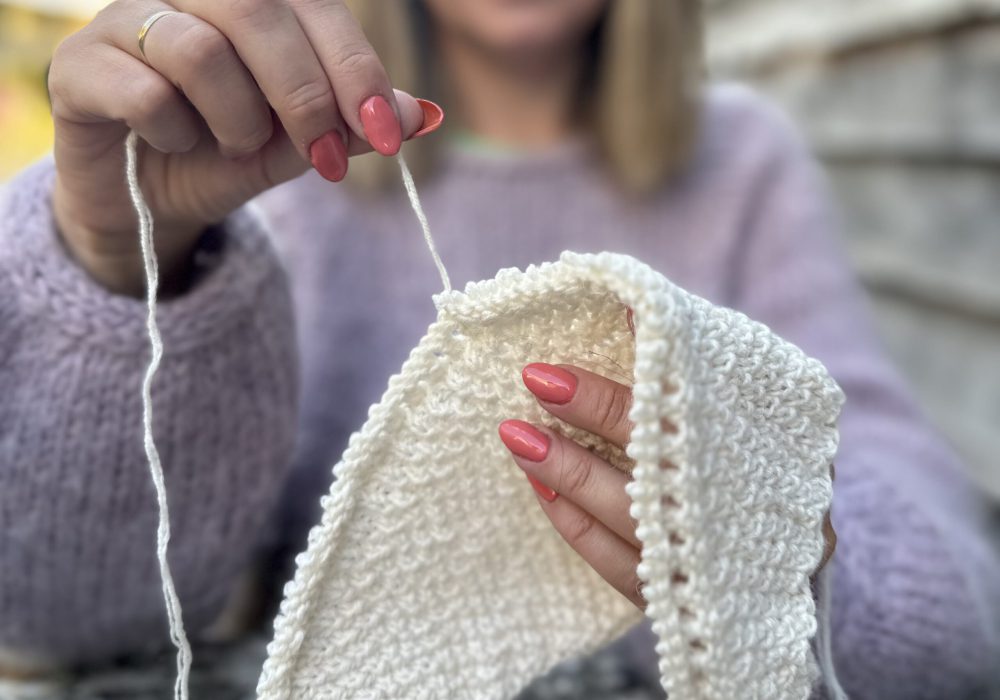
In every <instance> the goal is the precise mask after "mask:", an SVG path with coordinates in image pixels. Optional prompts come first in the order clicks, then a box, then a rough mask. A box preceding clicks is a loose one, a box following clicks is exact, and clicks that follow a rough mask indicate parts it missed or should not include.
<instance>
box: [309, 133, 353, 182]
mask: <svg viewBox="0 0 1000 700" xmlns="http://www.w3.org/2000/svg"><path fill="white" fill-rule="evenodd" d="M309 160H310V161H311V162H312V166H313V167H314V168H316V172H318V173H319V174H320V175H322V176H323V177H324V178H326V179H327V180H329V181H330V182H340V181H341V180H343V179H344V176H345V175H347V146H345V145H344V139H343V138H342V137H341V136H340V134H338V133H337V132H336V131H328V132H326V133H325V134H323V135H322V136H320V137H319V138H318V139H316V140H315V141H313V142H312V145H311V146H309Z"/></svg>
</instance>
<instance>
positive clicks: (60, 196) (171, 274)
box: [52, 178, 203, 298]
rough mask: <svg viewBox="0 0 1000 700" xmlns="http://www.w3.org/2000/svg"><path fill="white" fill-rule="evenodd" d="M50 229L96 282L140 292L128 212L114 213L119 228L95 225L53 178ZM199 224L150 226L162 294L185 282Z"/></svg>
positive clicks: (140, 271) (134, 226)
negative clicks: (122, 225) (123, 224)
mask: <svg viewBox="0 0 1000 700" xmlns="http://www.w3.org/2000/svg"><path fill="white" fill-rule="evenodd" d="M52 211H53V218H54V222H55V227H56V232H57V234H58V236H59V238H60V240H61V241H62V243H63V245H64V246H65V248H66V250H67V252H68V253H69V255H70V257H71V258H72V259H73V261H74V262H75V263H76V264H77V265H79V266H80V267H81V268H83V269H84V271H85V272H86V273H87V274H88V276H89V277H91V278H92V279H93V280H94V281H95V282H97V283H98V284H99V285H101V286H102V287H104V288H105V289H107V290H108V291H110V292H112V293H113V294H119V295H123V296H130V297H136V298H140V297H142V296H144V295H145V292H146V281H145V271H144V268H143V262H142V249H141V246H140V243H139V233H138V221H137V220H136V217H135V215H134V214H133V213H131V212H129V215H128V216H117V217H115V219H116V223H118V222H120V221H121V220H122V219H126V220H127V222H128V223H127V226H126V227H125V228H124V229H121V228H119V229H118V230H114V229H112V228H110V227H107V228H106V227H101V228H97V227H94V226H91V225H88V224H86V223H83V222H85V221H87V220H88V217H86V216H85V215H80V214H79V213H78V212H79V209H78V208H76V207H74V206H73V205H72V203H71V199H70V198H69V197H68V196H67V194H66V192H65V191H64V190H63V189H62V188H61V186H60V183H59V179H58V178H57V179H56V183H55V187H54V190H53V193H52ZM202 230H203V228H202V227H197V226H191V227H185V228H167V227H165V226H161V225H159V224H158V225H157V227H156V234H157V235H156V242H155V248H156V255H157V263H158V267H159V273H160V290H161V294H162V295H169V294H172V293H173V294H176V293H179V291H181V290H183V289H184V288H185V287H186V286H187V284H186V283H187V281H188V280H189V279H190V276H191V271H192V268H193V259H194V250H195V247H196V244H197V241H198V238H199V236H200V234H201V231H202Z"/></svg>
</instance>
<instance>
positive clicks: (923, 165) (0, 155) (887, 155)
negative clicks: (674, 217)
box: [0, 0, 1000, 700]
mask: <svg viewBox="0 0 1000 700" xmlns="http://www.w3.org/2000/svg"><path fill="white" fill-rule="evenodd" d="M618 1H619V2H627V1H634V2H647V1H648V2H658V1H665V0H618ZM666 1H669V0H666ZM103 4H104V3H103V2H102V0H0V182H2V181H3V180H5V179H7V178H9V177H10V176H11V175H13V174H14V173H16V172H17V171H18V170H19V169H21V168H22V167H24V166H25V165H26V164H28V163H29V162H31V161H32V160H34V159H36V158H38V157H39V156H41V155H43V154H44V153H46V152H47V151H48V150H49V149H50V144H51V140H52V126H51V121H50V118H49V110H48V102H47V98H46V94H45V72H46V68H47V65H48V62H49V59H50V56H51V53H52V50H53V49H54V48H55V46H56V45H57V44H58V43H59V41H60V40H61V39H62V38H63V37H64V36H66V35H68V34H70V33H71V32H73V31H75V30H76V29H78V28H79V27H80V26H82V25H83V24H84V23H85V22H86V21H87V20H88V19H89V18H90V17H91V16H92V15H93V14H94V13H95V12H96V11H97V10H99V9H100V7H101V6H102V5H103ZM705 7H706V14H707V18H708V37H709V56H710V67H711V71H712V74H713V78H715V79H727V80H738V81H741V82H745V83H749V84H751V85H753V86H754V87H756V89H758V90H759V91H760V92H762V93H764V94H766V95H768V96H769V97H770V98H771V99H772V100H774V101H775V102H777V103H778V104H780V105H781V106H783V107H784V109H786V110H787V111H788V112H789V113H790V114H791V115H792V116H793V118H794V119H795V120H796V121H797V122H798V124H799V126H800V128H802V129H803V130H804V132H805V133H806V135H807V137H808V139H809V140H810V142H811V144H812V146H813V148H814V150H815V152H816V153H817V155H818V156H819V157H820V158H821V159H822V161H823V162H824V163H825V165H826V167H827V170H828V173H829V176H830V180H831V183H832V185H833V187H834V189H835V191H836V193H837V195H838V198H839V203H840V207H841V213H842V218H843V229H844V233H845V235H846V239H847V243H848V247H849V251H850V253H851V255H852V257H853V260H854V263H855V266H856V268H857V270H858V272H859V274H860V276H861V279H862V280H863V282H864V283H865V285H866V286H867V288H868V289H869V291H870V292H871V294H872V297H873V301H874V306H875V311H876V313H877V318H878V321H879V324H880V328H881V331H882V335H883V338H884V340H885V342H886V345H887V346H888V349H889V351H890V352H891V354H892V355H893V356H894V357H895V359H896V361H897V363H898V365H899V366H900V367H901V368H902V370H903V371H904V373H905V374H906V375H907V376H908V377H909V379H910V382H911V384H912V385H913V386H914V387H915V388H916V390H917V393H918V395H919V398H920V400H921V402H922V404H923V406H924V407H925V409H926V410H927V411H928V413H929V414H930V415H931V416H932V417H933V419H934V420H935V422H936V423H937V424H938V425H939V426H941V428H942V429H943V430H944V431H945V433H946V434H947V435H948V436H949V437H950V439H951V441H952V442H953V443H954V444H955V446H956V447H957V449H958V450H959V451H960V452H961V453H962V454H963V455H964V456H965V458H966V462H967V464H968V465H969V468H970V470H971V472H972V475H973V477H974V478H975V479H976V480H977V481H978V482H979V483H980V484H981V485H982V486H983V487H984V488H985V489H987V490H988V491H990V492H991V493H992V494H993V495H994V496H996V497H997V498H1000V459H998V457H997V455H998V454H1000V0H878V2H871V0H705ZM264 641H265V640H263V639H254V640H249V641H248V642H247V643H246V645H247V647H249V651H248V649H247V647H244V648H242V649H236V650H225V649H223V650H218V651H215V652H209V653H207V654H206V653H203V654H201V655H200V656H199V658H198V664H199V665H203V666H204V667H205V668H210V669H212V673H213V674H214V676H215V679H214V680H209V679H208V678H206V677H199V676H197V675H196V681H197V682H201V683H212V684H213V685H210V686H209V685H206V686H205V687H206V688H208V687H211V688H213V690H212V691H211V692H209V691H206V690H204V688H203V689H202V691H199V692H206V693H207V694H208V696H211V697H223V695H221V694H219V693H218V692H217V690H215V689H217V688H218V687H219V684H220V683H221V681H220V680H219V679H220V678H221V679H223V680H225V681H227V682H228V679H230V678H234V679H236V678H238V679H243V680H244V681H246V680H247V679H249V681H252V680H253V678H255V676H256V672H257V670H258V668H259V661H260V658H262V655H263V644H264ZM213 654H214V656H213ZM602 664H604V665H606V666H607V668H605V666H604V665H602ZM171 665H172V657H169V656H166V657H164V663H163V664H162V668H159V669H158V670H156V671H155V673H154V672H150V673H146V674H145V676H138V675H136V674H131V675H130V674H124V675H116V674H110V675H109V676H108V677H107V678H102V679H95V680H94V681H92V683H98V684H99V683H107V684H111V685H113V686H114V687H115V688H116V689H117V690H118V691H120V690H121V688H123V687H126V688H127V691H126V692H125V694H122V695H113V694H112V696H114V697H132V698H137V699H145V698H148V699H149V700H152V699H153V698H157V697H160V696H161V694H160V693H161V691H162V689H163V688H166V687H169V685H170V683H171V678H172V666H171ZM196 671H197V668H196ZM570 671H571V672H570V673H568V674H564V675H560V674H555V675H554V676H552V677H551V678H550V679H549V680H547V681H544V682H542V683H541V684H539V685H537V686H536V687H535V688H534V689H533V690H531V691H529V692H528V693H527V694H526V695H525V696H523V698H522V700H545V699H548V698H569V697H574V698H589V697H593V698H605V699H607V698H609V697H611V695H612V692H611V690H610V689H612V688H620V687H627V686H628V687H630V683H629V682H628V681H627V679H624V680H623V679H620V678H617V676H616V674H619V673H620V670H619V669H618V668H617V667H616V666H615V664H614V663H613V662H612V661H611V660H610V659H609V658H606V657H602V658H600V659H598V660H597V662H595V664H594V665H593V666H592V667H590V666H588V667H582V666H581V667H579V668H576V669H575V670H574V669H570ZM577 676H580V677H582V678H583V679H584V680H583V681H582V684H583V686H585V688H583V689H581V686H580V681H573V682H571V681H570V680H569V679H571V678H575V677H577ZM123 683H124V684H125V685H124V686H123V685H122V684H123ZM241 683H242V681H241ZM234 685H240V683H236V682H234ZM243 685H246V683H243ZM94 688H97V686H96V685H95V686H94ZM94 688H91V690H80V691H79V694H78V695H74V696H73V698H74V700H76V699H77V698H80V699H81V700H83V699H84V698H86V699H87V700H89V699H90V698H92V697H105V694H104V693H103V691H102V692H99V691H98V690H95V689H94ZM91 691H92V692H91ZM116 692H117V691H116ZM88 693H89V694H88ZM225 697H233V698H236V697H242V696H240V695H237V694H231V695H225ZM614 697H616V698H617V697H621V698H625V697H628V698H633V699H639V698H646V697H647V696H646V695H644V694H639V691H636V694H629V695H627V696H626V695H620V696H619V695H615V696H614ZM657 697H658V696H657Z"/></svg>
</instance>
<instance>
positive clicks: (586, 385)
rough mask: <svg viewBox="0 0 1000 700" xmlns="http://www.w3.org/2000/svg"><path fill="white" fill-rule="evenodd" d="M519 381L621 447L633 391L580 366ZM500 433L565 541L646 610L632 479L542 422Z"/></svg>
mask: <svg viewBox="0 0 1000 700" xmlns="http://www.w3.org/2000/svg"><path fill="white" fill-rule="evenodd" d="M522 376H523V378H524V383H525V385H526V386H527V387H528V389H529V390H530V391H531V392H532V393H533V394H534V395H535V397H536V398H537V399H538V402H539V404H540V405H541V406H542V407H543V408H544V409H545V410H546V411H548V412H549V413H551V414H552V415H554V416H556V417H557V418H560V419H562V420H564V421H566V422H567V423H569V424H570V425H574V426H576V427H578V428H582V429H583V430H586V431H588V432H590V433H593V434H595V435H599V436H600V437H602V438H604V439H605V440H607V441H608V442H610V443H612V444H614V445H618V446H619V447H623V446H624V445H625V444H627V443H628V439H629V434H630V433H631V430H632V424H631V423H630V421H629V418H628V414H629V409H630V408H631V406H632V390H631V389H630V388H629V387H627V386H624V385H622V384H619V383H618V382H615V381H612V380H611V379H606V378H604V377H601V376H599V375H596V374H593V373H592V372H588V371H586V370H584V369H580V368H579V367H573V366H570V365H559V366H554V365H548V364H541V363H535V364H530V365H528V366H527V367H525V368H524V371H523V373H522ZM500 438H501V439H502V440H503V442H504V444H505V445H506V446H507V448H508V449H509V450H510V451H511V452H512V453H513V455H514V461H515V462H517V465H518V466H519V467H521V469H523V470H524V472H525V474H526V475H527V477H528V480H529V481H530V482H531V485H532V486H533V487H534V488H535V492H536V494H537V495H538V502H539V504H540V505H541V506H542V510H544V511H545V514H546V515H547V516H548V517H549V520H551V521H552V525H553V526H554V527H555V528H556V530H558V531H559V534H561V535H562V536H563V537H564V538H565V540H566V541H567V542H568V543H569V544H570V546H571V547H573V549H575V550H576V551H577V552H578V553H579V554H580V556H582V557H583V558H584V559H585V560H586V561H587V563H588V564H590V565H591V566H592V567H593V568H594V570H595V571H597V573H599V574H600V575H601V576H602V577H603V578H604V580H606V581H607V582H608V583H610V584H611V585H612V586H614V587H615V588H616V589H617V590H618V591H619V592H621V593H622V595H624V596H625V597H626V598H628V599H629V600H631V601H632V602H633V603H634V604H635V605H636V606H637V607H639V608H640V609H644V608H645V606H646V602H645V600H644V599H643V597H642V582H641V581H640V579H639V577H638V574H637V573H636V568H637V566H638V564H639V559H640V556H641V554H640V553H641V549H642V545H641V544H640V542H639V540H638V539H637V538H636V535H635V526H636V523H635V521H634V520H633V519H632V517H631V515H630V514H629V507H630V505H631V499H630V498H629V496H628V494H627V493H626V492H625V486H626V484H628V482H629V476H628V475H627V474H625V473H623V472H621V471H619V470H618V469H615V468H614V467H613V466H611V465H610V464H608V463H607V462H606V461H605V460H603V459H602V458H600V457H598V456H597V455H595V454H594V453H593V452H591V451H590V450H588V449H587V448H585V447H583V446H581V445H579V444H578V443H576V442H574V441H573V440H570V439H569V438H567V437H565V436H563V435H560V434H559V433H557V432H555V431H553V430H550V429H548V428H545V427H541V426H533V425H531V424H529V423H525V422H524V421H519V420H508V421H504V422H503V423H501V424H500ZM824 534H825V535H826V548H825V551H824V553H823V560H822V562H821V563H820V567H819V568H820V569H821V568H822V567H823V566H824V565H825V564H826V562H827V561H828V560H829V558H830V556H832V554H833V548H834V546H835V545H836V535H835V534H834V532H833V527H832V525H831V524H830V518H829V514H827V518H826V521H825V523H824Z"/></svg>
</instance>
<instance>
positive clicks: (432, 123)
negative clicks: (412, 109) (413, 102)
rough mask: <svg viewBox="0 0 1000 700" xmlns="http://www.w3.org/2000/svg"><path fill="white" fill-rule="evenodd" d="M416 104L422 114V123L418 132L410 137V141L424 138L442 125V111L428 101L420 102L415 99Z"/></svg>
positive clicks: (418, 99)
mask: <svg viewBox="0 0 1000 700" xmlns="http://www.w3.org/2000/svg"><path fill="white" fill-rule="evenodd" d="M417 104H418V105H420V109H421V110H422V111H423V113H424V122H423V124H421V125H420V130H419V131H418V132H417V133H415V134H413V136H411V137H410V138H411V139H415V138H417V137H418V136H424V135H426V134H429V133H431V132H432V131H437V130H438V128H439V127H440V126H441V124H442V123H444V110H443V109H441V107H440V106H439V105H436V104H434V103H433V102H431V101H430V100H422V99H420V98H419V97H418V98H417Z"/></svg>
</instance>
